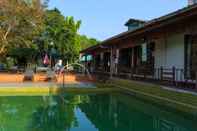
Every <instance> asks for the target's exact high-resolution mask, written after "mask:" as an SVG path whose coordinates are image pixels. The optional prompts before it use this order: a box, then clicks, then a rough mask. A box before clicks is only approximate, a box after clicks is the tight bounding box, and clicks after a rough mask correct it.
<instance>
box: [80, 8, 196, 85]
mask: <svg viewBox="0 0 197 131" xmlns="http://www.w3.org/2000/svg"><path fill="white" fill-rule="evenodd" d="M126 26H128V29H129V30H128V31H126V32H123V33H121V34H118V35H116V36H113V37H112V38H109V39H107V40H105V41H103V42H102V43H101V44H99V45H96V46H93V47H90V48H88V49H85V50H83V51H81V55H82V56H87V55H91V56H92V58H93V59H92V60H91V61H89V66H90V67H91V68H92V71H93V72H106V73H108V74H110V75H111V76H112V75H127V76H128V77H142V78H143V77H146V78H150V79H162V80H167V81H168V80H169V81H173V82H174V81H176V82H177V81H178V82H183V81H186V80H187V82H188V81H190V82H192V81H195V80H196V72H197V5H196V4H193V5H191V6H188V7H185V8H183V9H181V10H178V11H176V12H173V13H170V14H168V15H165V16H162V17H160V18H157V19H153V20H151V21H147V22H145V21H142V20H136V19H130V20H129V21H128V22H127V23H126ZM86 63H87V62H86Z"/></svg>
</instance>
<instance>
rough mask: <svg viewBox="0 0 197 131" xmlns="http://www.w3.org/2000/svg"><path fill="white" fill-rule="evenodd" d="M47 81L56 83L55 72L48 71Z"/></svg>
mask: <svg viewBox="0 0 197 131" xmlns="http://www.w3.org/2000/svg"><path fill="white" fill-rule="evenodd" d="M46 80H47V81H53V80H55V81H56V74H55V71H52V70H47V73H46Z"/></svg>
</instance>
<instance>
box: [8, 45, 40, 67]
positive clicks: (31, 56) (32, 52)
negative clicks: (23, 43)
mask: <svg viewBox="0 0 197 131" xmlns="http://www.w3.org/2000/svg"><path fill="white" fill-rule="evenodd" d="M9 55H10V56H11V57H12V58H15V60H16V62H17V64H18V65H19V64H23V66H26V64H27V63H33V62H34V61H35V58H36V55H37V50H36V49H34V48H13V49H12V50H10V52H9Z"/></svg>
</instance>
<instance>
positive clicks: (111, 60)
mask: <svg viewBox="0 0 197 131" xmlns="http://www.w3.org/2000/svg"><path fill="white" fill-rule="evenodd" d="M112 77H113V48H112V47H111V48H110V79H111V78H112Z"/></svg>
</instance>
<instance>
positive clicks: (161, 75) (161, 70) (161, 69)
mask: <svg viewBox="0 0 197 131" xmlns="http://www.w3.org/2000/svg"><path fill="white" fill-rule="evenodd" d="M160 80H161V81H163V67H162V66H161V68H160Z"/></svg>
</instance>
